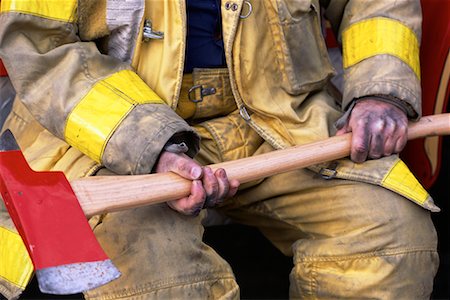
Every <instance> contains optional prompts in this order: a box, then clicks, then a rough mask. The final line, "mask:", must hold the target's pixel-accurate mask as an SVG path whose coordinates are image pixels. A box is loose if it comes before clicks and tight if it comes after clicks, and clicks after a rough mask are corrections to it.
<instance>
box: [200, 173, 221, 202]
mask: <svg viewBox="0 0 450 300" xmlns="http://www.w3.org/2000/svg"><path fill="white" fill-rule="evenodd" d="M203 187H204V188H205V192H206V200H207V202H209V201H213V202H214V201H216V199H217V196H218V194H219V182H218V180H217V178H216V176H215V175H214V173H213V171H212V169H211V168H209V167H205V168H204V169H203Z"/></svg>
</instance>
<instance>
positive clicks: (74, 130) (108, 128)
mask: <svg viewBox="0 0 450 300" xmlns="http://www.w3.org/2000/svg"><path fill="white" fill-rule="evenodd" d="M146 103H154V104H162V103H164V102H163V100H161V98H160V97H159V96H158V95H156V93H155V92H153V91H152V90H151V89H150V88H149V87H148V86H147V85H146V84H145V83H144V82H143V81H142V79H141V78H140V77H139V76H138V75H137V74H136V73H134V72H132V71H129V70H123V71H120V72H117V73H115V74H113V75H111V76H110V77H108V78H106V79H104V80H101V81H99V82H97V83H96V84H95V85H94V86H93V87H92V89H91V90H90V91H89V92H88V93H87V94H86V96H84V98H83V99H81V100H80V102H79V103H78V104H77V105H76V106H75V108H74V109H73V110H72V112H71V113H70V114H69V116H68V119H67V124H66V128H65V139H66V141H67V142H68V143H70V144H71V145H73V146H75V147H76V148H78V149H79V150H80V151H81V152H83V153H85V154H86V155H88V156H89V157H91V158H92V159H94V160H96V161H97V162H101V158H102V155H103V151H104V149H105V147H106V143H107V142H108V140H109V138H110V137H111V135H112V134H113V132H114V130H115V129H116V128H117V126H118V125H119V124H120V123H121V122H122V120H123V119H124V118H125V117H126V116H127V115H128V114H129V112H130V111H131V110H132V109H133V108H134V107H135V106H136V105H138V104H146Z"/></svg>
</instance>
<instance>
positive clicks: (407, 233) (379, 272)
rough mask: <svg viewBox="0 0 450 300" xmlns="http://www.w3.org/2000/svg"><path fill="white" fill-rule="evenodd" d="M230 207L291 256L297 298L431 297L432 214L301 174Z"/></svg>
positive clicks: (243, 195)
mask: <svg viewBox="0 0 450 300" xmlns="http://www.w3.org/2000/svg"><path fill="white" fill-rule="evenodd" d="M263 147H267V145H265V146H263ZM268 149H269V147H267V150H268ZM263 152H264V151H263ZM227 203H229V204H228V205H226V206H225V207H224V208H223V210H224V211H225V212H226V213H227V215H229V216H231V217H232V218H233V219H234V220H237V221H240V222H243V223H245V224H248V225H254V226H257V227H259V228H260V229H261V231H262V232H263V233H264V234H265V235H266V236H267V237H268V238H269V239H270V240H271V241H272V242H273V243H274V244H275V245H277V246H278V247H279V248H280V249H281V250H282V251H283V252H284V253H285V254H288V255H291V254H294V263H295V267H294V269H293V271H292V273H291V290H290V292H291V297H293V298H302V297H303V298H314V299H316V298H323V299H330V298H333V299H336V298H349V297H358V298H359V299H365V298H370V299H426V298H429V297H430V293H431V292H432V287H433V278H434V275H435V273H436V270H437V267H438V256H437V252H436V245H437V242H436V240H437V238H436V232H435V229H434V226H433V223H432V222H431V218H430V215H429V212H428V211H426V210H425V209H423V208H421V207H419V206H418V205H416V204H414V203H412V202H411V201H408V200H406V199H405V198H403V197H401V196H399V195H397V194H395V193H393V192H391V191H388V190H386V189H383V188H380V187H378V186H373V185H368V184H362V183H357V182H351V181H345V180H338V179H334V180H324V179H321V178H320V177H319V176H318V175H317V174H315V173H313V172H310V171H307V170H299V171H293V172H289V173H286V174H281V175H277V176H273V177H271V178H268V179H266V180H264V181H263V182H262V183H260V184H258V185H256V186H254V187H251V188H249V189H246V190H243V191H241V192H240V194H239V195H238V196H237V197H235V198H234V199H232V200H231V201H229V202H227Z"/></svg>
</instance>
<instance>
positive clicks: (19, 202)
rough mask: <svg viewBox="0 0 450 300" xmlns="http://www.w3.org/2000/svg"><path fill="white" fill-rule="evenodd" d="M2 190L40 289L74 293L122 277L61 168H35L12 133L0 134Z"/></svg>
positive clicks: (0, 185)
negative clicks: (58, 170)
mask: <svg viewBox="0 0 450 300" xmlns="http://www.w3.org/2000/svg"><path fill="white" fill-rule="evenodd" d="M0 192H1V195H2V198H3V201H4V202H5V205H6V207H7V209H8V212H9V214H10V216H11V219H12V220H13V222H14V224H15V226H16V228H17V231H18V232H19V234H20V235H21V237H22V239H23V241H24V243H25V246H26V247H27V249H28V253H29V254H30V257H31V260H32V261H33V264H34V267H35V270H36V276H37V279H38V282H39V288H40V290H41V291H42V292H44V293H50V294H74V293H79V292H83V291H86V290H89V289H92V288H95V287H98V286H100V285H103V284H106V283H108V282H110V281H111V280H114V279H116V278H118V277H119V276H120V272H119V271H118V270H117V269H116V267H115V266H114V265H113V263H112V262H111V260H110V259H108V257H107V256H106V254H105V253H104V251H103V250H102V248H101V247H100V245H99V244H98V242H97V240H96V238H95V236H94V234H93V232H92V230H91V228H90V226H89V224H88V222H87V220H86V217H85V215H84V213H83V210H82V209H81V207H80V204H79V203H78V201H77V198H76V197H75V194H74V192H73V191H72V188H71V187H70V184H69V182H68V181H67V179H66V178H65V176H64V174H63V173H62V172H35V171H33V170H31V168H30V167H29V166H28V164H27V162H26V160H25V158H24V156H23V155H22V152H21V151H20V149H19V147H18V145H17V143H16V141H15V139H14V137H13V135H12V133H11V132H10V131H9V130H7V131H5V132H4V133H3V134H2V135H1V137H0Z"/></svg>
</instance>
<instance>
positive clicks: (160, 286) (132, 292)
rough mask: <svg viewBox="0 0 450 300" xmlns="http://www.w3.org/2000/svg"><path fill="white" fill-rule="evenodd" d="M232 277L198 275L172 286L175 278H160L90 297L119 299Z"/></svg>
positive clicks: (231, 277) (105, 299) (90, 297)
mask: <svg viewBox="0 0 450 300" xmlns="http://www.w3.org/2000/svg"><path fill="white" fill-rule="evenodd" d="M209 274H210V273H209ZM205 275H206V274H205ZM230 279H232V280H234V277H233V276H231V275H228V274H227V275H226V276H224V277H221V278H215V279H206V278H204V277H201V276H197V277H195V278H194V279H186V280H184V281H181V282H179V283H178V284H176V285H171V286H169V285H170V284H172V283H175V282H176V280H175V279H167V280H160V281H159V282H158V283H156V284H151V283H148V284H144V285H141V286H137V287H135V288H132V289H130V288H127V289H121V290H119V291H116V292H115V293H114V294H109V295H104V294H102V295H99V294H95V295H92V296H89V297H88V298H89V299H104V300H109V299H119V298H124V297H129V296H139V295H143V294H144V293H148V292H149V291H156V290H164V289H169V288H174V287H181V286H186V285H191V284H195V283H201V282H210V281H217V280H230Z"/></svg>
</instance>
